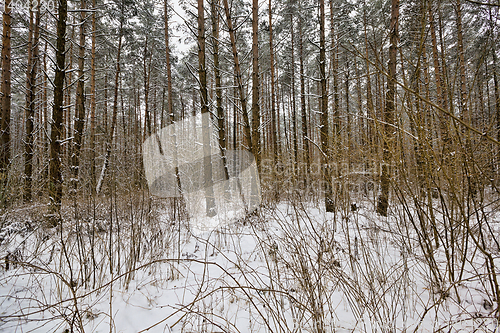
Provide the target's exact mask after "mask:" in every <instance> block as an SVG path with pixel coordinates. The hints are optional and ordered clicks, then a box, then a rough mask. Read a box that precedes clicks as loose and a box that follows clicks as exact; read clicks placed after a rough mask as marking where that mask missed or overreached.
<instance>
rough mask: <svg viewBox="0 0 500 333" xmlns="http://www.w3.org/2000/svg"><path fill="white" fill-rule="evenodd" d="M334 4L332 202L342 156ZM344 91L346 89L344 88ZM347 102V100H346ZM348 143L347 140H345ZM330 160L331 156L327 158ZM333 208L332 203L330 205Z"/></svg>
mask: <svg viewBox="0 0 500 333" xmlns="http://www.w3.org/2000/svg"><path fill="white" fill-rule="evenodd" d="M333 5H334V3H333V0H330V34H331V48H332V50H331V67H332V74H333V142H332V146H333V159H334V161H335V164H336V165H335V168H334V170H333V173H332V170H330V179H331V178H335V179H336V181H335V188H334V187H333V184H332V185H331V186H332V189H331V191H332V194H331V195H332V199H331V200H332V201H333V193H337V196H338V193H339V192H341V190H342V187H341V186H339V185H340V184H339V183H338V181H337V180H338V179H340V176H341V172H342V171H341V168H342V162H343V156H342V155H343V154H342V147H341V146H342V139H341V137H340V127H341V126H340V124H341V122H340V105H339V104H340V101H339V100H340V98H339V97H340V96H339V83H338V81H339V74H338V71H339V69H338V45H337V43H336V37H335V21H334V17H335V13H334V11H335V10H334V6H333ZM346 73H347V72H346ZM346 80H347V81H346V85H348V84H349V82H348V81H349V79H348V76H346ZM346 89H348V87H347V86H346ZM347 94H348V90H346V97H347V96H348V95H347ZM346 101H347V99H346ZM346 107H347V109H348V108H349V103H348V101H347V103H346ZM347 116H348V117H349V113H348V112H347ZM347 135H350V131H349V130H348V131H347ZM347 141H348V140H347ZM328 157H329V158H331V156H330V155H329V156H328ZM332 207H333V203H332Z"/></svg>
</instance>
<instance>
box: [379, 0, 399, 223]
mask: <svg viewBox="0 0 500 333" xmlns="http://www.w3.org/2000/svg"><path fill="white" fill-rule="evenodd" d="M398 19H399V0H392V5H391V25H390V40H391V46H390V47H389V64H388V67H389V73H388V77H387V94H386V101H385V109H384V126H383V128H384V146H383V156H382V159H383V161H382V174H381V176H380V186H381V193H380V196H379V197H378V201H377V213H378V214H380V215H381V216H387V210H388V208H389V190H390V185H391V163H392V150H393V145H394V144H393V142H394V134H393V133H394V129H393V128H392V125H393V124H394V114H395V110H396V105H395V104H396V55H397V44H398Z"/></svg>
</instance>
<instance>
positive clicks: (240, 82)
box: [223, 0, 253, 152]
mask: <svg viewBox="0 0 500 333" xmlns="http://www.w3.org/2000/svg"><path fill="white" fill-rule="evenodd" d="M223 4H224V11H225V13H226V22H227V27H228V29H229V38H230V40H231V49H232V51H233V59H234V71H235V73H236V84H237V86H238V92H239V95H240V101H241V110H242V115H243V130H244V134H245V143H246V144H247V147H248V150H250V151H251V152H253V147H252V139H251V134H250V122H249V120H248V111H247V97H246V94H245V90H244V87H243V79H242V77H241V69H240V60H239V56H238V50H237V48H236V37H235V32H234V27H233V20H232V18H231V12H230V10H229V4H228V2H227V0H223Z"/></svg>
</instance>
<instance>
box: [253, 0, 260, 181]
mask: <svg viewBox="0 0 500 333" xmlns="http://www.w3.org/2000/svg"><path fill="white" fill-rule="evenodd" d="M258 28H259V0H253V1H252V67H253V70H252V148H253V151H252V153H253V155H254V157H255V161H256V162H257V169H258V170H259V172H260V105H259V36H258Z"/></svg>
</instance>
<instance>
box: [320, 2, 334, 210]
mask: <svg viewBox="0 0 500 333" xmlns="http://www.w3.org/2000/svg"><path fill="white" fill-rule="evenodd" d="M319 22H320V23H319V43H320V45H319V46H320V49H319V72H320V89H321V95H320V105H319V106H320V115H321V116H320V117H321V130H320V139H321V152H322V155H323V156H322V161H323V163H322V168H321V170H322V173H323V179H322V180H323V189H324V191H325V207H326V211H327V212H334V211H335V207H334V202H333V187H332V178H331V174H330V167H329V162H330V161H329V158H328V157H329V153H328V152H329V142H328V141H329V140H328V136H329V126H328V125H329V123H328V92H327V87H326V85H327V78H326V41H325V0H320V18H319Z"/></svg>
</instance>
